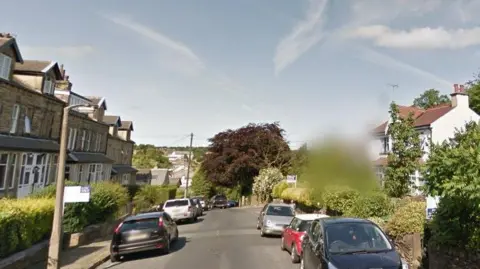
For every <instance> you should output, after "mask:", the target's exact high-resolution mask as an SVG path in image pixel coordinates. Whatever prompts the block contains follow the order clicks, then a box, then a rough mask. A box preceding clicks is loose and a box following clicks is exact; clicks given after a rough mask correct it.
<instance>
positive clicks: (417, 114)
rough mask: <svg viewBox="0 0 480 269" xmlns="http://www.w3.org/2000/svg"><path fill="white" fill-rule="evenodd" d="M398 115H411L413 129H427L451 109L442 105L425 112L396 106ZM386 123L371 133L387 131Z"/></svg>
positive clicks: (413, 107)
mask: <svg viewBox="0 0 480 269" xmlns="http://www.w3.org/2000/svg"><path fill="white" fill-rule="evenodd" d="M398 109H399V114H400V117H401V118H406V117H408V115H409V114H410V113H412V114H413V115H412V116H413V119H414V127H417V128H420V127H428V126H430V124H432V123H433V122H434V121H436V120H438V119H439V118H441V117H442V116H443V115H445V114H447V113H448V112H449V111H450V110H452V109H453V107H452V106H451V105H450V104H447V105H446V104H443V105H439V106H436V107H432V108H429V109H427V110H424V109H421V108H418V107H415V106H398ZM387 126H388V121H385V122H383V123H382V124H380V125H379V126H377V127H376V128H375V129H373V132H374V133H376V134H378V133H385V132H386V130H387Z"/></svg>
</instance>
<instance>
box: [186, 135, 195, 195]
mask: <svg viewBox="0 0 480 269" xmlns="http://www.w3.org/2000/svg"><path fill="white" fill-rule="evenodd" d="M192 144H193V133H191V134H190V151H189V153H188V166H187V185H186V186H185V194H184V197H185V198H187V194H188V183H189V181H190V179H189V178H190V165H191V163H192Z"/></svg>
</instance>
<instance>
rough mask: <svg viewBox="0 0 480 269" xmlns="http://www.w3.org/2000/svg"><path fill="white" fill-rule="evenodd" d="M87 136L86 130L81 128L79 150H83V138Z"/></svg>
mask: <svg viewBox="0 0 480 269" xmlns="http://www.w3.org/2000/svg"><path fill="white" fill-rule="evenodd" d="M86 138H87V131H86V130H82V137H81V142H80V150H83V149H84V148H85V139H86Z"/></svg>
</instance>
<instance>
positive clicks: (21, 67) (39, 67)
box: [15, 60, 63, 79]
mask: <svg viewBox="0 0 480 269" xmlns="http://www.w3.org/2000/svg"><path fill="white" fill-rule="evenodd" d="M50 69H53V71H54V72H55V76H56V78H57V79H62V78H63V75H62V72H61V71H60V67H59V66H58V63H57V62H52V61H37V60H25V61H23V63H18V64H16V65H15V72H17V73H34V74H35V73H38V74H43V73H46V72H47V71H49V70H50Z"/></svg>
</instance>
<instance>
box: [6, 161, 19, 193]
mask: <svg viewBox="0 0 480 269" xmlns="http://www.w3.org/2000/svg"><path fill="white" fill-rule="evenodd" d="M9 158H10V162H9V163H10V166H9V167H8V169H7V179H8V180H10V181H9V184H8V187H9V188H10V189H13V188H14V187H15V178H16V177H17V154H15V153H12V154H10V156H9Z"/></svg>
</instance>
